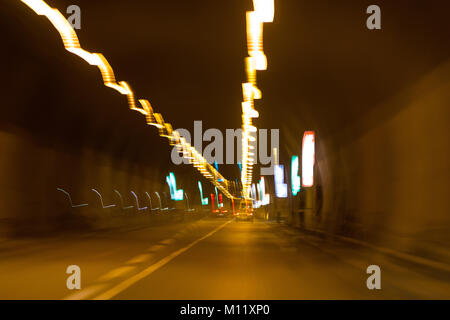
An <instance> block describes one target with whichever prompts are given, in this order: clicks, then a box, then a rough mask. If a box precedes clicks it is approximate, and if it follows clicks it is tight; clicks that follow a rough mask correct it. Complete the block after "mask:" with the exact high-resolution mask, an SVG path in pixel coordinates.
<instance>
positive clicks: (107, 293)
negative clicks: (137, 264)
mask: <svg viewBox="0 0 450 320" xmlns="http://www.w3.org/2000/svg"><path fill="white" fill-rule="evenodd" d="M231 221H232V220H229V221H227V222H225V223H224V224H222V225H220V226H218V227H217V228H216V229H214V230H213V231H211V232H209V233H208V234H206V235H205V236H203V237H201V238H200V239H197V240H195V241H194V242H191V243H190V244H189V245H187V246H186V247H184V248H181V249H179V250H177V251H175V252H173V253H172V254H170V255H168V256H167V257H165V258H163V259H161V260H159V261H158V262H156V263H154V264H152V265H151V266H149V267H148V268H146V269H144V270H143V271H141V272H139V273H138V274H136V275H134V276H132V277H130V278H128V279H126V280H124V281H122V282H121V283H119V284H118V285H116V286H114V287H112V288H111V289H109V290H107V291H105V292H103V293H101V294H99V295H98V296H96V297H94V298H93V299H94V300H109V299H111V298H113V297H115V296H116V295H118V294H119V293H121V292H122V291H124V290H125V289H127V288H129V287H130V286H132V285H133V284H135V283H136V282H138V281H140V280H142V279H144V278H145V277H147V276H149V275H150V274H152V273H153V272H155V271H156V270H158V269H159V268H161V267H162V266H164V265H165V264H167V263H169V262H170V261H171V260H173V259H175V258H176V257H178V256H179V255H180V254H182V253H184V252H186V251H187V250H189V249H190V248H192V247H193V246H195V245H196V244H197V243H199V242H200V241H202V240H205V239H206V238H208V237H210V236H212V235H213V234H214V233H216V232H217V231H219V230H220V229H222V228H224V227H225V226H226V225H227V224H229V223H230V222H231Z"/></svg>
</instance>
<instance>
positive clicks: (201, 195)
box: [198, 181, 208, 206]
mask: <svg viewBox="0 0 450 320" xmlns="http://www.w3.org/2000/svg"><path fill="white" fill-rule="evenodd" d="M198 189H199V190H200V199H201V200H202V206H206V205H208V197H206V198H203V188H202V183H201V182H200V181H199V182H198Z"/></svg>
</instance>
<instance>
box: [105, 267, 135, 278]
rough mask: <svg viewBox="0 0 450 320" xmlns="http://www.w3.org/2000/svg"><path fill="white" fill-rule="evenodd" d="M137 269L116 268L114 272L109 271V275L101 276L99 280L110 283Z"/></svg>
mask: <svg viewBox="0 0 450 320" xmlns="http://www.w3.org/2000/svg"><path fill="white" fill-rule="evenodd" d="M134 269H136V266H124V267H120V268H116V269H114V270H111V271H109V272H108V273H107V274H105V275H103V276H101V277H100V278H99V280H100V281H108V280H111V279H114V278H117V277H121V276H124V275H126V274H127V273H130V272H131V271H133V270H134Z"/></svg>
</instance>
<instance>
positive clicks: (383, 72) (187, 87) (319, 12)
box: [0, 0, 450, 164]
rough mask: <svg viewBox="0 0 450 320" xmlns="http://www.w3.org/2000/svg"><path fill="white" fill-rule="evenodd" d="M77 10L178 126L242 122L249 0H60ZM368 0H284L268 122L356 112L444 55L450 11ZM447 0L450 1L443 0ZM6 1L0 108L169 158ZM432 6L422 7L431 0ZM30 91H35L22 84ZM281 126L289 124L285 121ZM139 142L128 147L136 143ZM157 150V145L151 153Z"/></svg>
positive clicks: (122, 106)
mask: <svg viewBox="0 0 450 320" xmlns="http://www.w3.org/2000/svg"><path fill="white" fill-rule="evenodd" d="M70 4H77V5H79V6H80V7H81V10H82V29H81V30H79V31H78V35H79V38H80V41H81V43H82V45H83V46H84V47H86V48H87V49H89V50H91V51H92V52H102V53H103V54H104V55H105V56H106V57H107V58H108V60H109V61H110V62H111V64H112V65H113V67H114V69H115V71H116V77H117V79H119V80H125V81H128V82H129V83H130V84H131V85H132V87H133V88H134V91H135V93H136V94H137V96H140V97H147V98H148V99H149V100H150V101H151V103H152V104H153V106H154V108H155V109H156V110H157V111H160V112H162V113H163V115H164V117H165V119H166V120H167V121H169V122H171V123H172V124H173V125H174V127H175V128H180V127H185V128H189V129H192V127H193V120H203V121H204V122H203V126H204V128H208V127H215V128H219V129H225V128H236V127H239V126H240V122H241V118H240V113H241V110H240V101H241V93H240V92H241V89H240V84H241V82H242V81H243V80H244V79H245V76H244V57H245V56H246V46H245V20H244V15H245V10H247V9H249V8H251V1H246V2H245V5H243V4H242V1H238V0H228V1H220V2H217V1H209V0H203V1H126V2H117V3H110V2H100V1H52V2H51V5H52V6H54V7H57V8H59V9H60V10H61V11H64V8H66V7H67V6H68V5H70ZM369 4H371V3H368V2H367V1H361V3H360V5H355V3H354V1H349V0H345V1H331V0H328V1H324V0H319V1H298V0H292V1H287V0H283V1H277V5H276V10H277V13H276V17H275V21H274V23H273V24H271V25H270V26H267V28H265V29H264V32H265V35H264V41H265V44H264V46H265V51H266V53H267V56H268V70H267V72H265V73H261V74H260V75H258V76H259V84H260V87H261V89H262V92H263V94H264V99H263V102H262V103H261V104H260V105H259V106H258V109H259V111H260V115H261V116H260V119H259V120H258V121H257V125H258V126H259V127H263V128H264V127H265V128H282V129H283V128H290V129H295V130H298V132H299V134H298V135H299V143H300V135H301V132H302V130H305V129H314V130H317V131H318V132H320V134H322V135H323V136H326V135H328V134H332V133H333V132H335V131H336V130H339V129H340V128H342V127H345V126H347V125H349V124H350V123H352V122H354V121H356V120H357V119H358V118H359V117H361V116H362V115H364V114H365V113H367V112H369V111H370V110H372V109H374V108H377V106H378V105H379V104H380V103H382V102H383V101H385V100H387V99H389V98H390V97H391V96H393V95H395V94H396V93H397V92H399V91H401V90H402V89H403V88H406V87H408V86H409V85H411V84H413V83H415V82H416V81H418V79H420V78H421V77H422V76H423V75H424V74H425V73H427V72H429V71H430V70H432V69H433V68H434V67H436V66H438V65H439V64H441V63H443V62H444V61H446V60H447V59H448V52H449V50H450V48H449V46H450V44H449V41H448V39H449V36H450V28H448V12H446V11H445V10H442V6H443V5H445V4H446V3H444V1H441V4H440V5H439V6H438V5H436V6H430V5H429V4H428V5H427V4H426V3H425V2H424V1H410V0H408V1H406V0H401V1H377V4H378V5H379V6H380V7H381V8H382V30H381V31H369V30H367V29H366V27H365V20H366V17H367V15H366V14H365V9H366V8H367V6H368V5H369ZM447 5H448V4H447ZM3 6H6V7H5V8H6V10H3V9H2V10H1V13H0V14H1V24H2V30H7V32H5V33H4V37H3V44H2V47H3V50H2V61H3V62H4V64H5V66H4V71H3V72H2V74H3V81H5V82H6V86H5V88H6V89H7V91H6V92H7V94H6V98H5V103H6V104H7V105H8V106H10V107H11V108H2V111H1V113H2V114H1V119H2V120H3V121H2V122H3V125H4V124H5V123H11V122H15V123H16V124H18V125H19V126H20V127H23V128H26V129H31V130H33V132H37V133H39V134H43V135H48V136H54V135H55V134H56V135H60V136H62V137H64V141H66V143H67V146H68V148H69V147H70V145H71V144H74V145H76V144H83V145H84V144H86V143H88V144H92V145H93V146H95V147H96V148H105V149H106V150H109V149H111V150H114V152H123V150H126V149H127V148H131V149H132V150H133V149H136V148H145V147H148V148H151V151H148V153H149V154H148V158H146V161H155V162H158V163H161V164H162V163H168V159H169V154H168V150H170V149H169V147H168V146H167V143H166V141H164V140H162V139H160V138H159V137H158V136H157V134H156V131H155V130H154V129H153V128H147V127H146V126H145V123H144V121H143V119H142V118H141V117H140V116H139V115H137V114H133V113H130V112H129V111H128V110H127V104H126V100H125V99H124V97H122V96H120V95H118V94H116V93H115V92H112V91H111V90H109V89H108V88H105V87H104V86H103V84H102V82H101V79H100V74H99V73H98V71H97V70H96V69H95V68H90V67H89V66H87V65H86V64H84V63H83V62H81V61H80V60H79V59H77V58H76V57H74V56H71V55H70V54H68V53H67V52H65V51H64V50H63V46H62V44H61V41H60V39H59V35H58V34H57V33H56V31H55V30H53V28H51V27H50V24H49V23H48V22H47V21H46V20H45V19H42V18H41V17H38V16H36V15H34V13H32V12H31V11H30V10H29V9H28V8H26V6H24V5H22V4H21V3H19V2H18V1H17V2H16V1H10V2H8V3H7V4H6V5H5V4H4V5H3ZM425 13H426V14H425ZM24 91H27V94H26V95H25V94H23V92H24ZM282 138H283V132H282ZM130 146H131V147H130ZM155 153H156V154H158V155H160V156H159V157H153V158H152V157H151V155H152V154H155Z"/></svg>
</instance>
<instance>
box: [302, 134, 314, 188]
mask: <svg viewBox="0 0 450 320" xmlns="http://www.w3.org/2000/svg"><path fill="white" fill-rule="evenodd" d="M314 162H315V134H314V131H306V132H305V134H304V135H303V145H302V186H303V187H312V186H313V185H314Z"/></svg>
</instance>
